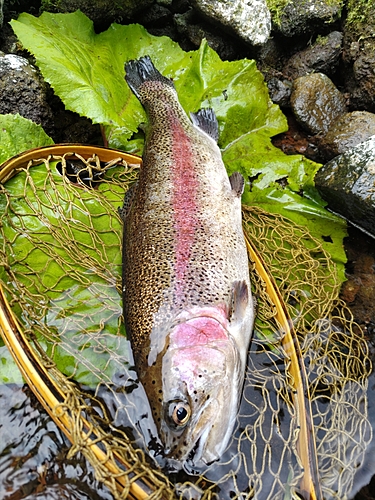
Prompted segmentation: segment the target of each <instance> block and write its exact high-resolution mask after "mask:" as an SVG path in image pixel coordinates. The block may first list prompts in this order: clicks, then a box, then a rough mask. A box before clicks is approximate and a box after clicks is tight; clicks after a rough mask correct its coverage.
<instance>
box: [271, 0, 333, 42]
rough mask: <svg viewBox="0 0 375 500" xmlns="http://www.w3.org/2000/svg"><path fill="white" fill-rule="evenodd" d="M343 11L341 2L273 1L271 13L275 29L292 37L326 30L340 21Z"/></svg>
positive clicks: (317, 0) (313, 0) (319, 0)
mask: <svg viewBox="0 0 375 500" xmlns="http://www.w3.org/2000/svg"><path fill="white" fill-rule="evenodd" d="M270 3H271V2H270ZM341 9H342V1H341V0H290V1H288V2H285V1H281V0H272V6H271V13H272V21H273V24H274V26H275V29H276V30H277V31H280V32H281V33H282V34H283V35H284V36H287V37H292V36H295V35H306V34H307V35H309V34H311V33H314V32H319V31H321V30H326V29H327V25H329V24H332V23H333V22H335V21H337V19H339V17H340V14H341Z"/></svg>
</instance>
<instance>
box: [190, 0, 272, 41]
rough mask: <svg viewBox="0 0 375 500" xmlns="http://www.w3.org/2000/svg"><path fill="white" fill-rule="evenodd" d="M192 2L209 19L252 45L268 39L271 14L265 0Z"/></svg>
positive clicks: (201, 0) (194, 0)
mask: <svg viewBox="0 0 375 500" xmlns="http://www.w3.org/2000/svg"><path fill="white" fill-rule="evenodd" d="M193 4H194V6H195V7H196V8H197V9H198V10H199V11H200V12H201V13H202V14H204V15H205V16H206V17H208V18H209V19H210V20H212V21H213V22H215V23H218V24H220V25H222V26H223V27H225V28H226V29H229V30H231V31H233V32H235V33H236V34H237V35H238V36H239V37H240V38H242V39H243V40H245V41H246V42H249V43H251V44H252V45H261V44H263V43H265V42H266V41H267V40H268V37H269V35H270V32H271V15H270V12H269V10H268V8H267V5H266V1H265V0H193Z"/></svg>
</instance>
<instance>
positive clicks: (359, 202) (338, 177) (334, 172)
mask: <svg viewBox="0 0 375 500" xmlns="http://www.w3.org/2000/svg"><path fill="white" fill-rule="evenodd" d="M315 186H316V187H317V189H318V191H319V192H320V194H321V196H322V197H323V198H324V199H325V200H326V201H327V202H328V206H329V208H330V209H332V210H333V211H334V212H337V213H339V214H341V215H342V216H343V217H345V218H346V219H348V220H349V221H350V222H352V223H353V224H354V225H356V226H358V227H360V228H362V229H364V230H365V231H367V232H369V233H370V234H372V235H373V236H375V189H374V186H375V136H372V137H371V138H370V139H368V140H367V141H365V142H362V143H361V144H359V145H358V146H355V147H354V148H352V149H350V150H349V151H347V152H346V153H344V154H342V155H340V156H337V157H336V158H334V159H333V160H331V161H329V162H328V163H326V164H325V165H324V166H323V167H322V168H321V169H320V170H319V171H318V173H317V174H316V176H315Z"/></svg>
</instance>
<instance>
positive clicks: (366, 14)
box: [342, 0, 375, 112]
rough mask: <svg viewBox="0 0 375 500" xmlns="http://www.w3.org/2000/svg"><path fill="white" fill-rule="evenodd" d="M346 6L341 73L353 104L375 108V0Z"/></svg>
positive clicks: (356, 1) (359, 106)
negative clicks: (342, 69)
mask: <svg viewBox="0 0 375 500" xmlns="http://www.w3.org/2000/svg"><path fill="white" fill-rule="evenodd" d="M347 8H348V16H347V19H346V22H345V24H344V43H343V61H344V71H343V74H342V76H343V78H344V80H345V85H346V88H347V90H348V92H349V93H350V95H351V99H350V106H351V108H352V109H366V110H367V111H373V112H375V72H374V67H375V38H374V32H375V3H374V2H368V1H359V0H349V1H348V6H347Z"/></svg>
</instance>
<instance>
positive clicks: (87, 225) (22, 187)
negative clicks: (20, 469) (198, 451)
mask: <svg viewBox="0 0 375 500" xmlns="http://www.w3.org/2000/svg"><path fill="white" fill-rule="evenodd" d="M70 159H71V158H70V157H68V156H50V157H48V158H41V159H40V160H38V161H30V163H29V164H28V166H26V167H24V168H21V169H18V172H17V173H16V175H14V176H13V177H12V178H10V179H8V180H7V181H6V182H4V183H3V184H1V185H0V210H1V213H2V219H1V227H0V266H1V270H0V280H1V283H2V286H3V288H4V289H5V293H6V296H7V299H8V301H9V303H10V306H11V309H12V311H13V312H14V314H15V316H16V317H17V318H18V320H19V322H20V324H21V327H22V329H23V331H24V333H25V335H26V337H27V339H28V340H29V342H30V344H31V347H32V349H33V350H34V352H35V353H36V355H37V357H38V359H39V361H40V363H41V365H43V366H44V367H45V368H46V369H47V371H48V373H49V374H50V376H51V379H52V380H54V381H56V383H57V384H58V385H59V386H60V387H62V388H63V392H64V395H65V399H64V400H63V401H61V403H60V405H59V407H57V408H55V409H54V412H55V413H56V415H57V416H58V415H59V414H60V413H61V412H64V411H67V412H69V414H70V415H71V416H72V421H73V422H74V425H73V428H72V429H71V432H72V435H73V445H72V447H71V450H70V452H69V454H70V456H73V455H74V454H75V453H77V452H79V451H81V452H82V453H83V454H84V455H85V456H86V457H87V458H88V459H89V460H90V462H91V463H92V464H93V466H94V468H95V471H96V474H97V477H98V478H99V479H100V480H101V481H102V482H103V483H104V484H106V485H107V487H108V488H109V489H110V490H111V492H112V495H113V497H114V498H116V499H117V498H128V497H131V496H133V497H136V498H143V497H146V496H149V497H150V498H176V497H181V498H204V499H211V498H220V499H236V498H238V499H243V498H256V499H260V500H263V499H286V498H298V496H297V493H298V491H299V484H300V481H301V478H302V475H303V468H302V465H301V463H300V460H299V456H298V452H297V448H298V434H299V424H298V422H299V418H300V416H299V415H297V414H296V408H295V406H294V405H293V402H292V392H293V390H292V383H291V380H290V375H289V370H288V363H290V360H289V359H288V355H287V354H286V352H285V349H284V347H283V344H282V342H281V332H280V331H279V327H278V324H277V322H276V321H275V314H276V313H275V306H274V304H273V303H272V301H271V300H270V298H269V297H268V295H267V292H266V291H265V288H264V282H263V279H262V277H261V276H259V274H257V271H256V270H255V268H254V264H253V263H252V262H249V265H250V268H251V275H252V284H253V292H254V295H255V296H256V297H257V299H258V312H257V319H256V324H255V332H254V339H253V342H252V345H251V349H250V352H249V357H248V367H247V374H246V381H245V387H244V395H243V401H242V404H241V408H240V412H239V418H238V428H237V430H236V432H235V433H234V436H233V440H232V443H231V445H230V447H229V448H228V450H227V451H226V452H225V454H224V456H223V457H222V460H221V461H220V462H219V463H217V464H215V465H213V466H212V467H211V468H210V469H208V470H207V471H206V472H205V474H203V475H202V476H198V477H196V476H187V475H184V474H182V473H180V474H179V475H177V476H176V475H174V476H172V475H170V476H166V475H165V474H163V472H162V471H161V470H160V469H159V468H158V467H157V465H156V464H155V462H154V460H153V459H152V458H150V455H151V457H152V455H155V454H157V450H158V446H157V442H156V440H155V435H156V430H155V427H154V426H153V423H152V420H151V419H150V417H149V413H148V406H147V399H146V397H145V394H144V392H143V389H142V387H141V386H139V385H138V384H137V379H136V374H135V371H134V366H133V359H132V355H131V348H130V344H129V341H128V340H127V338H126V335H125V331H124V326H123V320H122V305H121V239H122V222H121V219H120V217H119V215H118V210H117V209H118V208H119V207H120V206H121V205H122V203H123V197H124V193H125V192H126V190H127V189H128V188H129V186H130V185H131V184H132V183H133V182H134V181H135V180H136V178H137V175H138V168H137V166H136V165H133V166H132V165H129V164H127V163H126V162H124V161H122V160H118V161H114V162H112V163H111V164H110V165H108V164H107V165H104V164H102V163H101V162H100V161H99V159H98V158H97V157H95V155H94V156H93V157H92V158H91V159H89V160H85V159H83V158H80V157H78V156H76V157H75V158H74V160H76V161H77V162H78V163H77V164H73V166H72V164H71V161H70ZM73 163H74V162H73ZM77 165H79V166H78V167H77ZM243 220H244V228H245V231H246V234H247V236H248V238H249V240H250V241H251V242H252V243H253V244H254V246H255V247H256V248H257V249H258V251H259V253H260V255H261V256H262V257H263V259H264V261H265V262H266V264H267V266H268V269H269V271H270V274H271V275H272V276H273V277H274V279H275V281H276V283H277V285H278V287H279V290H280V292H281V294H282V296H283V298H284V301H285V303H286V304H287V308H288V311H289V315H290V317H291V318H292V320H293V322H294V327H295V330H296V331H297V333H298V338H299V341H300V345H301V348H302V352H303V357H304V360H305V366H306V370H307V375H308V380H309V388H310V395H311V404H312V413H313V423H314V427H315V432H316V440H317V455H318V465H319V472H320V477H321V483H322V490H323V495H324V498H326V499H329V498H338V499H341V500H343V499H345V498H347V497H348V496H349V495H350V491H351V490H352V488H353V484H354V482H355V476H356V473H357V471H358V470H360V469H361V467H362V465H363V463H364V461H365V454H366V450H367V448H368V445H369V443H370V442H371V439H372V429H371V425H370V423H369V420H368V413H367V411H368V410H367V379H368V376H369V374H370V371H371V366H370V362H369V358H368V353H367V346H366V343H365V341H364V338H363V333H362V331H361V330H360V328H359V327H358V326H357V325H356V324H355V323H354V321H353V318H352V316H351V314H350V312H349V310H348V309H347V308H346V307H345V305H344V303H343V302H342V301H340V299H339V283H338V282H337V281H336V278H335V276H336V270H335V264H334V263H333V262H332V260H331V259H330V257H329V256H328V255H327V253H326V252H325V251H324V249H323V248H322V247H321V245H320V243H319V242H318V241H316V240H315V239H314V238H313V237H312V236H311V235H310V234H309V233H308V232H307V231H306V230H305V229H304V228H301V227H299V226H296V225H295V224H294V223H292V222H290V221H289V220H287V219H285V218H284V217H281V216H279V215H271V214H268V213H266V212H264V211H263V210H262V209H261V208H259V207H244V208H243ZM83 421H85V422H86V427H87V423H88V425H89V430H88V432H86V435H90V436H91V438H92V439H94V440H95V443H96V444H97V445H98V446H99V448H100V450H101V451H102V454H101V455H98V454H97V453H96V454H95V453H94V452H93V451H92V447H91V446H90V445H89V442H88V440H87V439H86V438H83V437H82V429H83V427H84V425H83V423H82V422H83ZM86 430H87V428H86ZM155 443H156V444H155ZM98 457H99V458H98ZM112 461H113V462H114V463H116V464H117V466H118V469H116V470H115V471H114V470H113V469H110V468H108V463H109V462H112ZM135 484H139V485H140V486H139V488H140V489H134V487H133V486H134V485H135ZM142 495H143V496H142Z"/></svg>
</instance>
